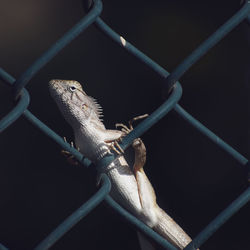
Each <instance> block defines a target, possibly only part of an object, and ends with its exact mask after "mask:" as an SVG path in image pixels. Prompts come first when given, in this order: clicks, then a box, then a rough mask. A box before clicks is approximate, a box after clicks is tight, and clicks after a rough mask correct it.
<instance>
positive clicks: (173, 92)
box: [0, 0, 250, 250]
mask: <svg viewBox="0 0 250 250" xmlns="http://www.w3.org/2000/svg"><path fill="white" fill-rule="evenodd" d="M84 4H85V7H86V8H87V10H88V13H87V15H86V16H85V17H84V18H83V19H82V20H80V22H79V23H77V24H76V25H75V26H74V27H73V28H71V29H70V30H69V31H68V32H67V33H65V35H64V36H63V37H62V38H61V39H59V40H58V41H57V42H56V43H55V44H54V45H53V46H51V48H50V49H48V50H47V51H46V52H45V53H44V54H43V55H42V56H41V57H39V58H38V59H37V60H36V61H35V62H34V63H33V64H32V65H31V66H30V67H29V68H28V69H27V70H26V71H25V72H24V73H23V74H21V76H20V77H19V78H18V79H17V80H15V79H14V78H13V77H12V76H11V75H9V74H8V73H7V72H6V71H4V70H3V69H2V68H0V79H1V80H2V81H4V82H5V83H7V84H9V85H11V86H12V89H13V93H14V99H15V100H16V102H15V107H14V108H13V109H12V110H11V111H10V112H9V113H8V114H7V115H6V116H5V117H4V118H2V120H1V121H0V131H1V132H2V131H4V130H5V129H7V128H8V127H9V125H11V124H12V123H14V122H15V121H16V120H17V119H18V118H19V117H20V116H21V115H24V116H25V117H26V118H27V119H28V120H29V121H30V122H31V123H33V124H34V125H35V126H36V127H37V128H38V129H40V130H41V131H42V132H43V133H44V134H46V135H47V136H49V137H51V138H52V139H54V140H55V142H57V143H58V144H59V145H60V146H61V147H62V148H64V149H65V150H67V151H69V152H70V153H72V154H73V155H74V156H75V157H76V159H78V160H79V161H80V162H81V163H82V164H83V165H84V166H86V167H88V166H90V165H91V161H90V160H88V159H87V158H86V157H84V156H83V155H82V154H81V153H80V152H78V151H77V150H75V149H74V148H72V147H71V145H69V144H68V143H67V142H65V141H64V140H63V139H62V138H61V137H60V136H59V135H57V134H56V133H55V132H54V131H53V130H51V129H50V128H49V127H48V126H46V125H45V124H44V123H42V122H41V121H40V120H39V119H38V118H36V117H35V116H34V115H33V114H32V113H31V112H30V111H28V109H27V107H28V106H29V102H30V97H29V93H28V91H27V90H26V89H25V86H26V85H27V84H28V82H29V81H30V80H31V79H32V78H33V77H34V76H35V75H36V74H37V73H38V71H39V70H40V69H41V68H42V67H44V66H45V65H46V64H47V63H48V62H49V61H50V60H51V59H52V58H53V57H54V56H56V54H57V53H58V52H59V51H61V50H62V49H63V48H64V47H65V46H66V45H67V44H69V43H70V42H71V41H73V40H74V39H75V38H76V37H77V36H78V35H79V34H81V33H82V32H83V31H84V30H85V29H86V28H87V27H89V26H90V25H92V24H94V25H95V26H96V27H97V28H98V29H99V30H100V31H101V32H103V34H105V35H106V36H108V37H109V38H110V39H112V40H114V41H115V42H116V43H117V44H118V45H120V46H121V47H122V48H123V49H125V50H127V51H128V52H129V53H130V54H132V55H133V56H134V57H136V58H137V59H139V60H140V61H141V62H142V63H144V64H146V65H147V66H148V67H150V68H152V69H153V70H154V71H155V72H157V73H158V74H159V75H160V76H161V77H162V78H163V82H164V93H165V97H166V101H165V102H164V103H163V104H162V105H161V106H160V107H159V108H158V109H156V110H155V111H154V112H153V113H152V114H151V115H150V116H149V117H148V118H147V119H145V120H144V121H143V122H141V123H140V124H139V125H138V126H137V127H136V128H135V129H134V130H133V131H132V132H131V133H130V134H129V135H127V136H126V137H125V138H124V140H123V142H122V143H121V147H122V148H124V149H126V148H127V147H128V146H129V145H130V144H131V143H132V141H133V140H134V139H135V138H137V137H139V136H141V135H142V134H143V133H144V132H145V131H147V130H148V129H149V128H150V127H152V126H153V125H154V124H156V123H157V122H158V121H159V120H160V119H161V118H163V117H164V116H165V115H166V114H168V112H169V111H171V110H173V111H174V112H176V113H177V114H178V115H179V116H180V117H181V118H183V120H185V121H186V122H188V123H190V124H191V125H192V126H193V127H194V128H196V129H197V130H198V131H200V132H201V133H202V134H203V135H205V136H206V137H207V138H209V139H210V140H211V141H213V142H214V143H215V144H216V145H217V146H219V147H220V148H222V149H223V150H224V151H225V152H226V153H228V154H229V155H230V156H232V157H233V158H235V159H236V160H237V161H238V162H239V163H240V164H242V165H243V166H244V167H245V168H247V170H248V172H249V163H248V159H246V158H245V157H244V156H243V155H241V154H240V153H239V152H237V151H236V150H235V149H233V148H232V147H231V146H230V145H228V144H227V143H226V142H224V141H223V140H222V139H220V138H219V137H218V136H217V135H215V134H214V133H213V132H212V131H210V130H209V129H208V128H206V127H205V126H204V125H202V124H201V123H200V122H199V121H197V120H196V119H195V118H193V117H192V116H191V115H190V114H189V113H188V112H186V111H185V110H184V109H183V108H182V107H181V106H180V105H179V104H178V101H179V100H180V98H181V95H182V88H181V84H180V83H179V82H178V80H179V79H180V77H181V76H182V75H183V74H184V73H185V72H186V71H187V70H188V69H189V68H190V67H191V66H192V65H193V64H194V63H196V62H197V61H198V60H199V59H200V58H201V57H202V56H203V55H204V54H206V53H207V52H208V50H209V49H210V48H212V47H213V46H214V45H215V44H217V43H218V42H219V41H220V40H221V39H222V38H223V37H224V36H226V35H227V34H228V33H229V32H230V31H231V30H232V29H234V28H235V27H236V26H237V25H238V24H239V23H241V22H242V21H244V20H246V21H247V22H248V23H250V2H249V1H246V2H245V4H244V5H243V6H242V8H241V9H240V10H239V11H238V12H237V13H236V14H235V15H234V16H232V17H231V18H230V19H229V20H228V21H227V22H226V23H225V24H224V25H222V26H221V27H220V28H219V29H218V30H217V31H216V32H215V33H214V34H212V35H211V36H210V37H209V38H208V39H207V40H206V41H204V42H203V43H202V44H201V45H200V46H199V47H198V48H197V49H195V50H194V51H193V52H192V53H191V54H190V55H189V56H188V57H187V58H186V59H184V60H183V62H182V63H180V64H179V65H178V66H177V67H176V69H175V70H173V72H172V73H171V74H170V73H168V72H167V71H166V70H165V69H164V68H162V67H161V66H159V65H158V64H157V63H156V62H154V61H153V60H152V59H150V58H149V57H147V56H146V55H144V54H143V53H142V52H141V51H139V50H138V49H137V48H135V47H134V46H133V45H132V44H130V43H129V42H128V41H126V40H125V39H124V38H123V37H121V36H120V35H118V34H117V33H115V32H114V31H113V30H112V29H111V28H110V27H109V26H108V25H107V24H105V22H104V21H103V20H102V19H101V18H100V17H99V15H100V14H101V11H102V2H101V1H100V0H94V1H93V3H92V5H91V6H90V8H89V9H88V6H89V1H85V2H84ZM113 159H114V157H113V156H107V157H105V158H103V159H102V160H100V162H98V164H97V167H106V166H107V165H108V164H110V163H111V161H112V160H113ZM110 189H111V184H110V181H109V179H108V177H107V176H106V175H102V176H101V187H100V189H99V190H98V191H97V192H96V194H95V195H93V196H92V197H91V198H90V199H89V200H88V201H87V202H85V203H84V204H83V205H82V206H81V207H80V208H79V209H77V210H76V211H75V212H74V213H72V214H71V215H70V216H69V217H68V218H67V219H66V220H65V221H64V222H63V223H62V224H60V225H59V226H58V227H57V228H56V229H55V230H54V231H53V232H52V233H50V234H49V235H48V236H47V237H46V238H45V239H44V240H43V241H42V242H41V243H40V244H39V245H38V246H37V247H36V248H35V249H39V250H42V249H48V248H50V247H51V246H52V245H53V244H55V242H56V241H58V240H59V239H60V238H61V237H62V236H63V235H64V234H65V233H66V232H68V231H69V230H70V229H71V228H72V227H73V226H74V225H75V224H76V223H78V222H79V221H80V220H81V219H82V218H83V217H84V216H86V215H87V214H88V213H89V212H91V211H92V210H93V209H94V208H95V207H96V206H98V204H99V203H100V202H101V201H103V200H105V201H106V202H107V203H108V204H109V205H110V206H111V207H112V208H113V209H114V210H116V211H117V212H118V213H119V214H120V215H121V216H123V217H124V218H125V219H127V220H128V221H129V222H130V223H131V224H133V225H134V226H135V227H136V228H137V229H138V230H140V231H142V232H144V233H145V234H147V235H148V236H149V237H150V238H152V239H153V240H154V241H155V242H157V243H158V244H159V245H161V246H162V247H164V248H165V249H176V248H175V247H174V246H173V245H172V244H171V243H169V242H168V241H167V240H165V239H164V238H162V237H161V236H160V235H158V234H157V233H156V232H154V231H153V230H152V229H150V228H149V227H147V226H146V225H145V224H144V223H142V222H141V221H139V220H138V219H137V218H135V217H134V216H133V215H131V214H130V213H129V212H127V211H126V210H124V209H123V208H122V207H121V206H120V205H119V204H117V203H116V202H115V201H114V200H113V199H112V198H111V197H110V196H109V191H110ZM249 200H250V188H247V189H246V190H245V191H244V192H243V193H242V194H241V195H240V196H239V197H238V198H237V199H236V200H235V201H233V202H232V203H231V204H230V205H229V206H228V207H227V208H226V209H224V211H222V212H221V213H220V214H219V215H218V216H217V217H216V218H215V219H214V220H213V221H211V222H210V223H209V224H208V225H207V227H206V228H205V229H204V230H202V231H201V232H200V233H199V234H198V235H197V236H196V237H195V238H194V239H193V241H192V242H190V244H189V245H188V246H186V248H185V249H189V250H190V249H196V248H198V247H200V246H201V245H202V244H203V243H204V242H205V241H206V240H207V239H208V238H209V237H210V236H211V235H212V234H213V233H214V232H215V231H216V230H217V229H218V228H220V227H221V226H222V225H223V224H224V223H225V222H226V221H227V220H228V219H229V218H230V217H231V216H232V215H233V214H235V213H236V212H237V211H238V210H239V209H240V208H241V207H242V206H244V205H245V204H246V203H247V202H248V201H249ZM0 249H5V250H6V249H7V248H6V247H5V246H3V245H2V244H0Z"/></svg>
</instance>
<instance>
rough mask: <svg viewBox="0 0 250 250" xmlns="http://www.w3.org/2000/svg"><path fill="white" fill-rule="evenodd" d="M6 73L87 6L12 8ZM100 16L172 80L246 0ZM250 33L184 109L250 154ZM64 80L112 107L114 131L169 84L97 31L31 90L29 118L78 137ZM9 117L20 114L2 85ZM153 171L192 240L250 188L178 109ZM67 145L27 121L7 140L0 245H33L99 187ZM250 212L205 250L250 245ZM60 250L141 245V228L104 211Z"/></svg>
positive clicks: (210, 69)
mask: <svg viewBox="0 0 250 250" xmlns="http://www.w3.org/2000/svg"><path fill="white" fill-rule="evenodd" d="M0 3H1V5H0V6H1V8H0V33H1V42H0V66H1V67H2V68H4V69H5V70H6V71H7V72H9V73H10V74H11V75H13V76H14V77H16V78H18V77H19V76H20V74H21V73H22V72H23V71H24V70H26V68H27V67H28V66H30V65H31V64H32V63H33V61H34V60H35V59H37V58H38V57H39V56H40V55H41V54H42V53H43V52H44V51H46V50H47V49H48V48H49V47H50V46H51V45H52V44H53V43H55V42H56V41H57V40H58V39H59V38H60V37H61V36H62V35H63V34H64V33H65V32H66V31H68V30H69V29H70V28H71V27H72V26H73V25H74V24H75V23H76V22H78V21H79V20H80V19H81V18H82V17H83V16H84V15H85V12H84V11H83V8H82V2H81V1H80V0H74V1H66V0H54V1H49V0H36V1H31V0H23V1H17V0H12V1H7V0H1V1H0ZM103 4H104V9H103V12H102V15H101V17H102V18H103V20H104V21H106V22H107V24H108V25H110V26H111V27H112V28H113V29H114V30H115V31H116V32H118V33H119V34H120V35H122V36H123V37H125V38H126V39H127V40H128V41H129V42H131V43H132V44H133V45H135V46H136V47H137V48H139V49H140V50H141V51H142V52H144V53H145V54H146V55H148V56H149V57H151V58H152V59H153V60H155V61H156V62H157V63H159V64H160V65H161V66H162V67H164V68H165V69H167V70H168V71H169V72H171V71H173V70H174V68H175V67H176V66H177V65H178V64H179V63H180V62H181V61H182V60H183V59H184V58H185V57H186V56H188V55H189V54H190V53H191V52H192V51H193V50H194V49H195V48H196V47H197V46H198V45H199V44H200V43H201V42H202V41H204V40H205V39H206V38H208V36H209V35H210V34H212V33H213V32H214V31H215V30H216V29H217V28H218V27H219V26H220V25H222V24H223V23H224V22H225V21H226V20H227V19H228V18H230V17H231V16H232V15H233V14H234V13H235V12H236V11H237V10H238V9H239V8H240V1H239V0H221V1H215V0H212V1H198V0H189V1H185V0H176V1H171V0H164V1H163V0H162V1H160V0H157V1H145V0H144V1H142V0H137V1H131V0H129V1H115V0H109V1H104V3H103ZM249 34H250V27H249V25H247V23H242V24H240V25H239V26H238V27H237V28H236V29H235V30H233V31H232V32H231V33H230V34H229V35H227V36H226V38H225V39H223V40H222V41H221V42H220V43H219V44H217V45H216V46H215V47H214V48H213V49H211V51H209V53H208V54H206V55H205V56H204V57H203V58H202V59H201V60H200V61H199V62H198V63H196V64H195V65H194V66H193V67H192V68H191V69H190V70H189V71H188V72H187V73H186V74H185V75H184V76H183V77H182V78H181V80H180V82H181V84H182V86H183V97H182V99H181V100H180V104H181V105H182V107H183V108H184V109H186V110H187V111H188V112H190V114H191V115H193V116H194V117H195V118H197V119H198V120H199V121H201V122H202V123H203V124H204V125H205V126H207V127H208V128H209V129H211V130H212V131H213V132H215V133H216V134H217V135H218V136H220V137H221V138H222V139H224V140H225V141H226V142H228V143H229V144H230V145H231V146H233V147H234V148H235V149H236V150H238V151H239V152H240V153H242V154H243V155H244V156H246V157H249V149H250V148H249V141H250V133H249V108H248V107H249V105H250V103H249V101H248V100H249V91H250V90H249V65H250V59H249V54H250V46H249V38H250V35H249ZM53 78H59V79H74V80H78V81H79V82H81V83H82V84H83V88H84V90H85V91H86V92H87V93H88V94H89V95H91V96H93V97H95V98H96V99H97V100H98V101H99V103H100V104H101V106H102V107H103V109H104V122H105V125H106V127H107V128H114V124H115V123H117V122H124V123H126V122H127V121H128V120H129V119H131V118H132V117H134V116H137V115H141V114H144V113H149V114H150V113H152V112H153V111H154V110H155V109H156V108H157V107H158V106H159V105H160V104H161V103H162V102H163V101H164V100H163V99H162V79H161V78H160V77H159V76H158V75H157V74H156V73H155V72H153V71H152V70H151V69H149V68H148V67H146V66H145V65H143V64H142V63H141V62H139V61H138V60H136V59H135V58H134V57H133V56H131V55H129V54H128V53H127V52H125V51H124V50H123V49H121V48H120V47H119V46H117V45H116V44H114V43H113V42H112V41H111V40H109V39H108V38H106V37H105V36H104V35H103V34H101V33H100V32H99V31H98V30H97V29H96V28H95V27H94V26H91V27H89V28H88V29H87V30H86V31H85V32H84V33H83V34H81V35H80V36H79V37H78V38H77V39H75V40H74V41H73V42H72V43H71V44H70V45H69V46H67V47H66V48H65V49H64V50H63V51H62V52H60V53H59V54H58V55H57V56H56V57H55V58H54V59H53V60H51V61H50V63H48V64H47V65H46V66H45V67H44V68H43V69H42V70H41V71H40V72H39V73H38V74H37V75H36V76H35V77H34V78H33V79H32V80H31V81H30V83H29V84H28V85H27V89H28V91H29V93H30V95H31V103H30V105H29V110H30V111H31V112H32V113H33V114H34V115H35V116H37V117H38V118H39V119H40V120H41V121H43V122H45V123H46V124H47V125H48V126H49V127H50V128H52V129H53V130H54V131H55V132H57V133H58V134H59V135H61V136H66V137H67V139H68V141H71V140H73V134H72V130H71V128H70V126H69V125H68V124H67V123H66V121H65V120H64V119H63V117H62V116H61V114H60V113H59V111H58V109H57V107H56V105H55V103H54V102H53V100H52V98H51V97H50V95H49V92H48V81H49V80H50V79H53ZM0 104H1V105H0V118H2V117H3V116H5V115H6V114H7V113H8V112H9V111H10V110H11V109H12V108H13V103H12V96H11V91H10V88H9V87H8V86H6V85H5V84H4V83H2V82H0ZM142 138H143V140H144V142H145V144H146V147H147V153H148V154H147V163H146V166H145V171H146V173H147V175H148V176H149V178H150V180H151V182H152V184H153V186H154V188H155V191H156V193H157V199H158V203H159V204H160V206H161V207H162V208H163V209H164V210H165V211H167V212H168V214H169V215H171V216H172V217H173V218H174V219H175V220H176V221H177V222H178V223H179V224H180V225H181V226H182V227H183V228H184V230H185V231H186V232H187V233H188V234H189V235H190V236H192V237H195V236H196V235H197V234H198V233H199V232H200V231H201V230H202V229H203V228H204V227H205V226H206V225H207V224H208V223H209V222H210V221H211V220H212V219H213V218H215V216H217V215H218V214H219V213H220V212H221V211H222V210H223V209H225V208H226V207H227V206H228V205H229V204H230V203H231V202H232V201H233V200H234V199H236V198H237V196H238V195H240V194H241V193H242V192H243V191H244V190H245V189H246V188H247V182H246V176H245V172H244V169H243V167H242V166H241V165H240V164H239V163H238V162H236V161H235V160H234V159H233V158H232V157H230V156H229V155H227V154H226V153H225V152H223V151H222V150H221V149H219V148H218V147H217V146H215V145H214V144H213V143H212V142H210V141H209V140H208V139H207V138H205V137H204V136H203V135H201V134H200V133H199V132H197V131H196V130H195V129H194V128H192V127H190V126H189V125H188V124H187V123H186V122H185V121H183V120H182V119H180V118H179V117H178V116H176V115H175V114H174V113H173V112H170V113H169V114H168V115H167V116H166V117H165V118H164V119H162V120H161V121H160V122H159V123H158V124H157V125H155V126H154V127H153V128H151V129H150V130H149V131H147V133H145V134H144V135H143V137H142ZM60 150H61V148H60V147H59V146H58V145H57V144H56V143H55V142H54V141H53V140H52V139H50V138H48V137H46V136H44V134H43V133H42V132H41V131H39V130H38V129H37V128H35V127H33V126H32V125H31V124H30V123H29V122H28V121H27V120H26V119H25V118H23V117H21V118H20V119H19V120H18V121H17V122H15V123H14V124H13V125H11V126H10V127H9V128H8V129H7V130H5V131H4V132H3V133H2V134H1V135H0V152H1V157H0V197H1V201H0V242H1V243H3V244H5V245H6V246H7V247H8V248H9V249H17V250H21V249H32V248H34V247H35V246H36V245H37V244H38V243H39V242H40V241H41V240H43V239H44V238H45V237H46V236H47V235H48V233H50V232H51V231H52V230H53V229H54V228H55V227H56V226H57V225H58V224H59V223H61V222H62V221H63V220H64V219H65V218H66V217H67V216H69V215H70V214H71V213H72V212H73V211H74V210H76V209H77V208H78V207H79V206H81V205H82V204H83V203H84V202H85V201H87V200H88V199H89V198H90V197H91V196H92V195H93V194H94V193H95V192H96V190H97V187H96V175H95V171H94V170H93V169H86V168H85V167H80V166H78V167H74V166H70V165H69V164H68V163H67V161H66V160H65V158H64V157H63V156H62V155H61V153H60ZM249 208H250V207H249V204H248V205H246V206H245V207H244V208H242V209H241V210H240V211H239V212H238V213H237V214H236V215H234V216H233V217H232V218H231V219H230V220H229V221H228V222H227V223H226V224H225V225H224V226H223V227H221V228H220V229H219V230H218V231H217V232H216V233H215V234H214V235H213V236H212V237H211V238H210V239H209V240H208V241H207V242H206V243H205V244H204V245H203V246H202V247H201V249H204V250H205V249H206V250H210V249H230V250H233V249H235V250H236V249H249V248H250V238H249V230H248V227H249V223H250V217H249ZM52 249H58V250H59V249H61V250H64V249H74V250H78V249H109V250H112V249H131V250H132V249H139V245H138V242H137V238H136V233H135V231H134V229H133V228H132V227H131V225H129V224H128V223H127V222H125V221H124V220H123V219H122V218H120V217H119V216H118V215H117V214H116V213H115V212H113V211H112V210H111V209H110V208H109V207H107V206H106V205H105V204H102V205H100V206H98V207H97V208H96V209H95V210H94V211H93V212H91V213H90V214H89V215H88V216H87V217H86V218H85V219H83V220H82V221H81V222H80V223H79V224H78V225H77V226H75V227H74V228H73V229H72V230H71V231H70V232H69V233H67V234H66V235H65V236H64V237H63V238H62V239H61V240H60V241H58V243H56V244H55V245H54V246H53V248H52Z"/></svg>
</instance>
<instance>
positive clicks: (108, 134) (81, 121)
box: [49, 80, 191, 249]
mask: <svg viewBox="0 0 250 250" xmlns="http://www.w3.org/2000/svg"><path fill="white" fill-rule="evenodd" d="M49 88H50V92H51V95H52V97H53V98H54V100H55V101H56V103H57V105H58V107H59V109H60V111H61V112H62V114H63V116H64V118H65V119H66V120H67V121H68V123H69V124H70V125H71V126H72V128H73V130H74V135H75V144H76V146H77V148H79V149H80V152H81V153H82V154H83V155H84V156H86V157H87V158H89V159H90V160H91V161H93V162H94V163H96V162H97V161H98V160H100V159H101V158H102V157H104V156H105V155H106V154H107V153H110V147H111V145H112V143H113V142H115V141H117V140H118V139H119V138H120V137H121V136H122V135H123V132H121V131H119V130H108V129H106V128H105V126H104V124H103V123H102V120H101V107H100V106H99V105H98V104H97V103H96V101H95V99H93V98H92V97H90V96H88V95H87V94H86V93H85V92H84V91H83V89H82V87H81V84H80V83H79V82H77V81H73V80H51V81H50V82H49ZM133 147H134V149H135V164H134V172H133V171H132V170H131V169H130V167H129V165H128V163H127V162H126V160H125V158H124V157H123V156H122V155H119V156H118V157H117V158H116V159H115V160H114V161H113V162H112V163H111V164H110V165H109V166H107V167H106V168H105V169H104V170H103V172H104V173H106V174H107V175H108V176H109V178H110V180H111V184H112V189H111V193H110V194H111V196H112V197H113V199H115V200H116V201H117V202H118V203H120V204H121V205H122V206H123V207H124V208H126V209H127V210H129V211H130V212H131V213H133V214H134V215H135V216H136V217H137V218H139V219H140V220H142V221H143V222H144V223H145V224H147V225H148V226H149V227H151V228H152V229H154V230H155V231H156V232H158V233H159V234H160V235H162V236H163V237H165V238H166V239H167V240H169V241H170V242H171V243H172V244H173V245H174V246H176V247H177V248H178V249H183V248H184V247H185V246H186V245H187V244H188V243H189V242H190V241H191V238H190V237H189V236H188V235H187V234H186V233H185V232H184V231H183V230H182V228H181V227H180V226H179V225H177V224H176V223H175V222H174V220H173V219H172V218H171V217H169V216H168V215H167V214H166V213H165V212H164V211H163V210H162V209H161V208H160V207H159V206H158V205H157V203H156V196H155V192H154V189H153V187H152V185H151V183H150V181H149V180H148V178H147V176H146V175H145V173H144V170H143V165H144V163H145V160H146V148H145V146H144V144H143V142H142V141H141V140H140V139H136V140H135V141H134V145H133Z"/></svg>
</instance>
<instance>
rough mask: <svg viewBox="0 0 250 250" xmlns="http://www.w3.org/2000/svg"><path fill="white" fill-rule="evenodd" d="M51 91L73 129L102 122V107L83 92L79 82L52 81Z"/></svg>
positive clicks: (50, 83) (50, 84)
mask: <svg viewBox="0 0 250 250" xmlns="http://www.w3.org/2000/svg"><path fill="white" fill-rule="evenodd" d="M49 89H50V93H51V95H52V97H53V99H54V100H55V102H56V103H57V106H58V107H59V109H60V111H61V112H62V114H63V116H64V118H65V119H66V120H67V121H68V122H69V124H71V125H72V126H73V127H75V126H76V127H77V126H80V125H84V124H86V123H87V122H89V121H91V120H95V121H101V119H100V117H101V116H102V109H101V107H100V105H99V104H98V103H97V102H96V101H95V99H94V98H92V97H90V96H88V95H87V94H86V93H85V92H84V91H83V89H82V86H81V84H80V83H79V82H77V81H73V80H51V81H50V82H49Z"/></svg>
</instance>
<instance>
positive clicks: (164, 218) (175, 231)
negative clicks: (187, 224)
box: [153, 206, 192, 249]
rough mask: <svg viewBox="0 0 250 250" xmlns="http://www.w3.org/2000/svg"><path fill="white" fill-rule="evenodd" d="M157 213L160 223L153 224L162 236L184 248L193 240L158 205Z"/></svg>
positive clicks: (176, 245)
mask: <svg viewBox="0 0 250 250" xmlns="http://www.w3.org/2000/svg"><path fill="white" fill-rule="evenodd" d="M156 213H157V218H158V220H157V221H158V223H156V224H155V225H154V226H153V229H154V230H155V231H156V232H157V233H159V234H160V235H161V236H162V237H164V238H165V239H166V240H168V241H169V242H170V243H172V244H173V245H174V246H175V247H177V248H178V249H183V248H184V247H186V246H187V245H188V244H189V243H190V242H191V241H192V239H191V238H190V237H189V236H188V235H187V234H186V233H185V232H184V230H183V229H182V228H181V227H180V226H179V225H178V224H177V223H176V222H175V221H174V220H173V219H172V218H171V217H170V216H168V215H167V214H166V213H165V212H164V211H163V210H162V209H161V208H160V207H158V206H157V209H156Z"/></svg>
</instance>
